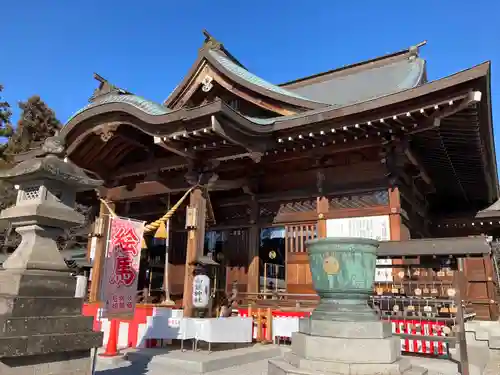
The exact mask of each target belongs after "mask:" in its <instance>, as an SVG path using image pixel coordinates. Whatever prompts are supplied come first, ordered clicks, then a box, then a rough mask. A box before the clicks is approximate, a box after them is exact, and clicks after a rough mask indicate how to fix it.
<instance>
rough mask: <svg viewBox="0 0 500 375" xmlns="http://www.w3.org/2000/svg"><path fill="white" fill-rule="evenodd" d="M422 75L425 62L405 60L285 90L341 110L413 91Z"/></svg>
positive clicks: (415, 59)
mask: <svg viewBox="0 0 500 375" xmlns="http://www.w3.org/2000/svg"><path fill="white" fill-rule="evenodd" d="M424 72H425V60H423V59H421V58H418V57H417V58H413V59H408V58H405V59H401V60H398V61H395V62H393V63H391V64H387V65H382V66H378V67H373V68H371V69H363V70H358V71H354V72H353V73H351V74H343V75H332V78H331V79H328V80H323V81H321V82H313V83H311V84H309V85H304V86H299V87H296V88H289V89H288V91H293V92H294V93H296V94H298V95H301V96H302V97H305V98H308V99H309V100H313V101H317V102H322V103H326V104H330V105H333V106H338V107H342V106H346V105H349V104H354V103H358V102H363V101H367V100H372V99H375V98H379V97H381V96H385V95H390V94H394V93H396V92H399V91H403V90H407V89H411V88H414V87H416V86H418V85H419V84H420V83H421V82H422V78H423V77H424Z"/></svg>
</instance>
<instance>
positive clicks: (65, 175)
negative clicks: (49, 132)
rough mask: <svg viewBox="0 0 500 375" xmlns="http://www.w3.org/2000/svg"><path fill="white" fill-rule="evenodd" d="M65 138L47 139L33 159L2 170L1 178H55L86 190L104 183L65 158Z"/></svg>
mask: <svg viewBox="0 0 500 375" xmlns="http://www.w3.org/2000/svg"><path fill="white" fill-rule="evenodd" d="M64 153H65V149H64V140H63V139H62V138H61V137H59V136H54V137H49V138H47V139H46V140H45V142H44V144H43V146H42V148H41V150H40V151H38V152H37V153H36V156H35V157H34V158H32V159H28V160H24V161H21V162H20V163H18V164H17V165H15V166H14V167H13V168H11V169H8V170H3V171H0V180H8V181H10V182H11V183H13V184H17V183H23V182H28V181H36V180H38V181H39V180H55V181H59V182H63V183H65V184H66V185H68V186H71V187H72V188H73V189H74V190H75V191H86V190H91V189H94V188H97V187H98V186H100V185H102V181H101V180H95V179H92V178H90V177H88V176H87V175H86V173H85V172H84V171H83V169H81V168H80V167H78V166H77V165H75V164H73V163H72V162H71V161H69V160H66V159H63V158H64Z"/></svg>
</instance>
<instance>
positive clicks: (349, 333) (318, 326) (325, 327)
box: [299, 319, 392, 339]
mask: <svg viewBox="0 0 500 375" xmlns="http://www.w3.org/2000/svg"><path fill="white" fill-rule="evenodd" d="M299 332H302V333H304V334H306V335H311V336H323V337H336V338H356V339H385V338H387V337H391V336H392V327H391V323H389V322H382V321H378V322H332V321H327V320H315V319H300V320H299Z"/></svg>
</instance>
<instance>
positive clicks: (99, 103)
mask: <svg viewBox="0 0 500 375" xmlns="http://www.w3.org/2000/svg"><path fill="white" fill-rule="evenodd" d="M424 44H425V43H421V44H419V45H415V46H411V47H409V48H406V49H403V50H401V51H398V52H395V53H391V54H388V55H383V56H380V57H376V58H373V59H371V60H367V61H362V62H358V63H355V64H353V65H348V66H343V67H341V68H338V69H334V70H331V71H327V72H323V73H318V74H315V75H312V76H309V77H302V78H298V79H296V80H294V81H290V82H284V83H281V84H272V83H269V82H268V81H266V80H265V79H264V78H261V77H259V76H257V75H256V74H254V73H252V72H250V71H249V70H248V69H247V68H246V67H245V65H244V62H243V61H240V60H238V59H237V58H236V57H235V56H233V55H232V54H231V53H230V52H229V51H228V49H227V48H226V47H225V46H224V45H223V44H222V43H220V42H219V41H218V40H216V39H215V38H214V37H213V36H211V35H210V34H208V33H206V32H205V41H204V42H203V44H202V46H201V48H200V49H199V52H198V56H197V58H196V60H195V61H194V63H193V65H192V66H191V68H189V70H188V72H187V73H186V74H185V75H184V78H183V79H182V80H181V81H180V82H179V83H178V85H177V86H176V87H175V89H174V90H173V92H172V93H171V94H170V95H169V96H168V98H167V99H166V100H165V101H164V102H163V103H156V102H153V101H150V100H147V99H145V98H144V97H142V96H139V95H137V94H135V93H132V92H129V91H127V90H126V89H123V88H121V87H122V85H126V82H113V83H111V82H109V81H107V80H106V79H105V78H103V77H101V76H99V75H96V76H95V78H96V79H97V81H98V88H97V89H96V90H95V92H94V93H93V95H92V96H91V98H90V101H89V104H88V105H86V106H84V107H83V108H82V109H80V110H79V111H78V112H76V113H75V115H74V116H73V117H71V118H70V119H69V121H68V122H67V124H66V125H65V126H64V128H63V130H62V132H61V135H62V136H64V138H65V141H66V147H67V157H68V159H69V160H70V161H71V162H73V163H75V164H77V165H78V166H80V167H81V168H83V169H84V170H86V171H87V172H88V173H89V174H90V175H92V176H94V177H96V178H99V179H102V180H103V181H105V185H104V187H103V188H102V189H100V191H99V194H100V197H101V198H102V199H103V201H105V202H106V205H104V204H102V203H101V206H100V208H101V211H100V218H101V219H102V220H104V219H105V218H106V217H107V216H106V215H108V214H109V209H110V208H111V209H112V210H113V211H114V212H116V214H117V215H120V216H124V217H130V218H134V219H139V220H144V221H146V222H148V223H149V222H154V221H155V220H157V219H159V218H161V217H162V216H163V215H164V214H165V213H166V212H167V211H168V210H169V209H170V208H171V207H173V206H174V205H175V204H176V203H178V202H179V201H180V200H181V198H182V197H183V196H185V195H186V193H188V194H187V195H186V196H187V198H186V199H182V200H181V202H180V204H178V207H176V211H175V213H174V214H173V215H172V217H171V218H170V219H169V221H168V232H169V233H168V240H167V241H168V247H167V248H168V252H169V257H168V261H167V262H165V248H166V247H165V244H164V243H161V241H158V239H155V238H154V236H153V235H151V236H147V237H146V248H145V249H144V250H143V252H142V259H141V273H140V282H139V289H140V290H145V291H146V292H145V295H146V296H143V297H144V298H145V299H144V300H145V301H146V300H148V301H149V302H152V303H154V302H159V301H160V300H161V298H162V297H161V295H162V293H163V292H164V291H165V290H164V289H165V286H166V285H167V286H168V291H169V293H170V295H171V296H172V299H173V300H174V301H175V302H176V303H177V304H178V305H182V306H183V307H184V308H185V309H188V310H189V309H190V308H191V307H190V305H191V302H190V299H191V288H192V277H193V267H194V263H196V262H197V261H199V260H200V259H201V258H202V257H205V258H206V257H209V258H210V259H212V261H213V262H214V263H217V264H218V266H214V267H213V268H214V271H213V272H214V273H213V275H212V276H213V280H214V283H215V289H217V290H220V291H228V290H231V289H233V288H236V289H237V290H238V291H239V293H241V295H242V296H247V297H248V298H249V299H250V297H251V296H255V295H258V294H259V293H266V292H267V291H272V292H273V293H278V294H279V293H286V294H288V295H293V294H296V295H306V294H313V293H314V290H313V288H312V280H311V274H310V271H309V265H308V259H307V252H306V246H305V243H306V241H307V240H309V239H313V238H318V237H319V238H321V237H326V236H338V237H348V236H354V237H371V238H375V239H378V240H379V241H381V247H380V251H381V255H380V256H382V255H383V254H386V255H387V254H389V253H390V254H389V255H391V256H392V255H394V254H395V252H396V253H397V252H400V253H401V254H403V253H405V254H411V255H417V256H418V254H419V252H420V254H426V256H429V255H430V256H441V255H446V256H447V255H450V254H451V255H453V254H458V253H460V254H461V255H463V254H468V253H474V251H476V250H477V249H479V248H482V247H481V246H482V245H483V244H484V242H485V240H484V238H483V237H478V236H480V235H487V236H492V237H493V238H496V236H497V235H498V233H499V228H500V224H499V223H500V221H499V219H498V215H499V211H498V207H497V206H499V205H498V204H497V205H495V202H497V200H498V198H499V185H498V178H497V163H496V156H495V147H494V141H493V125H492V109H491V94H490V63H489V62H484V63H480V64H478V65H476V66H473V67H470V68H469V69H466V70H463V71H460V72H457V73H455V74H453V75H450V76H447V77H443V78H440V79H436V80H433V81H430V80H428V75H427V69H428V64H427V61H426V60H425V59H424V58H423V57H422V56H421V52H422V51H421V50H423V49H424ZM193 48H196V46H194V47H193ZM255 49H256V50H257V49H258V46H257V45H256V46H255ZM249 50H251V48H249ZM241 58H242V59H244V56H242V57H241ZM442 58H445V56H443V57H442ZM186 68H188V67H186ZM429 69H431V66H429ZM181 73H182V72H179V74H181ZM138 74H139V73H138ZM167 91H168V90H167ZM141 94H144V95H145V96H147V93H141ZM166 94H167V92H166ZM81 199H82V200H85V199H95V197H94V198H92V197H84V196H82V197H81ZM94 202H98V201H96V200H94ZM97 204H98V203H97ZM187 207H189V208H195V210H188V211H189V212H190V213H191V214H193V213H195V216H196V217H194V218H193V217H190V218H188V220H187V219H186V216H190V215H186V211H187V210H186V208H187ZM97 221H99V220H97ZM188 221H189V225H188ZM98 227H99V226H98V225H96V226H94V230H93V231H92V232H91V233H90V237H91V239H90V241H89V256H90V258H91V261H92V262H93V267H94V271H96V272H94V275H99V273H100V267H102V259H101V258H102V257H101V256H100V254H102V253H103V251H104V246H105V245H104V243H105V239H104V238H103V235H102V233H103V232H102V228H101V229H100V230H99V229H98ZM471 236H474V237H471ZM464 241H465V242H464ZM467 241H469V242H467ZM474 241H476V242H474ZM477 241H479V242H477ZM385 242H387V243H386V244H385V245H382V243H385ZM431 243H432V244H433V245H432V246H433V247H432V248H431V245H429V244H431ZM480 245H481V246H480ZM389 247H390V248H391V249H392V248H394V249H396V250H390V251H392V252H390V251H389V250H387V249H388V248H389ZM384 249H385V250H384ZM474 249H476V250H474ZM384 251H385V253H384ZM488 257H489V258H488ZM392 262H393V261H391V260H388V262H387V263H386V264H387V265H388V266H390V267H392V266H394V267H396V263H397V262H396V261H394V262H395V263H392ZM467 262H468V264H469V266H468V267H469V270H472V269H476V270H477V269H480V270H483V271H484V273H485V275H487V276H485V277H484V283H483V284H484V288H486V289H484V288H483V289H484V290H487V292H484V293H482V292H481V293H482V294H481V293H479V292H477V293H479V294H477V295H476V294H474V293H476V292H474V291H473V290H472V289H470V290H471V291H470V293H472V294H471V296H470V298H471V300H474V301H475V302H474V303H475V308H476V310H477V311H481V312H482V313H481V314H483V315H484V316H488V317H489V318H493V317H494V316H497V315H498V314H497V313H496V312H495V311H497V310H498V309H497V305H496V302H495V303H494V304H491V303H490V301H491V300H495V301H496V297H495V298H493V296H490V295H488V293H490V292H488V291H489V290H492V289H491V288H492V285H493V284H494V283H496V276H494V271H493V270H494V267H493V266H494V265H495V264H494V262H493V261H492V260H491V255H488V256H486V255H485V256H482V257H480V258H479V260H478V258H474V259H470V260H467ZM165 263H167V270H168V272H165ZM471 272H472V271H471ZM438 273H439V272H438ZM165 274H168V282H165V281H164V275H165ZM398 274H399V273H398V272H395V270H394V271H393V270H392V269H390V270H389V273H388V274H385V276H384V275H379V276H380V278H381V279H379V282H380V283H381V284H384V288H386V290H388V291H389V292H390V291H391V290H394V288H393V287H391V284H397V283H399V282H400V281H398ZM433 277H434V276H433ZM436 277H439V275H438V276H436ZM445 277H446V276H445ZM487 278H489V279H487ZM97 279H98V276H94V279H93V280H92V286H91V288H90V289H91V290H90V300H91V301H96V300H97V298H98V288H97V285H98V281H96V280H97ZM429 283H430V282H429ZM398 285H399V284H398ZM481 288H482V287H481ZM399 289H400V288H399V287H398V290H399ZM483 289H481V290H483ZM424 290H425V289H424ZM485 293H486V294H485ZM490 294H491V293H490ZM146 297H147V298H146Z"/></svg>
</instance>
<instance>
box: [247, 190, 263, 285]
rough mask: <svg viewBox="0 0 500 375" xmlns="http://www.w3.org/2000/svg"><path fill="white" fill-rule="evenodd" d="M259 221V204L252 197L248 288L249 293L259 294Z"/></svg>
mask: <svg viewBox="0 0 500 375" xmlns="http://www.w3.org/2000/svg"><path fill="white" fill-rule="evenodd" d="M258 219H259V204H258V202H257V200H256V199H255V197H252V202H251V207H250V224H251V227H250V230H249V241H248V284H247V285H248V287H247V293H259V284H260V283H259V281H260V273H259V272H260V270H259V265H260V257H259V246H260V228H259V224H258Z"/></svg>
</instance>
